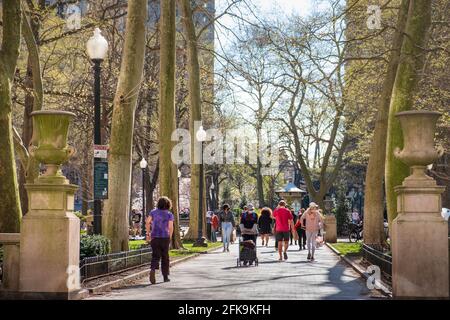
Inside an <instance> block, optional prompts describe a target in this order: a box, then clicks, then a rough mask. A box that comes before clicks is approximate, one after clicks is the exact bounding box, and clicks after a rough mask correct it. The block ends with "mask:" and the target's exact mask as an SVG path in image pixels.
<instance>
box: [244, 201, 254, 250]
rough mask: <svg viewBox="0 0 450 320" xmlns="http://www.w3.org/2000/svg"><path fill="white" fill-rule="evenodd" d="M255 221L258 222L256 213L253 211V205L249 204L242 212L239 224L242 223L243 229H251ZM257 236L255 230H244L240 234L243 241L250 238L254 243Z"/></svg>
mask: <svg viewBox="0 0 450 320" xmlns="http://www.w3.org/2000/svg"><path fill="white" fill-rule="evenodd" d="M257 223H258V215H257V214H256V213H255V212H254V211H253V206H252V205H251V204H249V205H248V211H247V212H244V213H243V214H242V217H241V224H242V225H244V228H245V229H253V228H254V227H253V226H254V225H255V224H257ZM241 231H242V230H241ZM257 236H258V233H257V232H255V233H252V234H249V233H247V232H245V233H243V234H242V238H243V240H244V241H246V240H252V241H253V242H254V243H255V245H256V237H257Z"/></svg>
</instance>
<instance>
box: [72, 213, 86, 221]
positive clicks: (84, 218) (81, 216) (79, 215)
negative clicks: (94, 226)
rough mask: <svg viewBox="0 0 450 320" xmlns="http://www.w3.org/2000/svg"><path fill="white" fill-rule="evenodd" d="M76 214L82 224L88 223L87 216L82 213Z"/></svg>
mask: <svg viewBox="0 0 450 320" xmlns="http://www.w3.org/2000/svg"><path fill="white" fill-rule="evenodd" d="M74 214H75V215H76V216H77V217H78V219H80V221H82V222H85V221H86V216H85V215H84V214H82V213H81V212H80V211H75V212H74Z"/></svg>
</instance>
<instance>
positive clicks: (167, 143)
mask: <svg viewBox="0 0 450 320" xmlns="http://www.w3.org/2000/svg"><path fill="white" fill-rule="evenodd" d="M175 5H176V0H161V4H160V6H161V28H160V44H161V49H160V73H159V87H160V88H159V90H160V100H159V103H160V104H159V159H160V161H159V192H160V195H161V196H167V197H169V198H170V199H171V200H172V204H173V207H172V212H173V214H174V218H175V219H174V234H173V237H172V248H174V249H179V248H181V247H182V244H181V238H180V232H179V216H178V168H177V166H176V164H175V163H173V162H172V148H173V146H174V142H172V141H171V135H172V132H173V131H174V130H175V126H176V120H175V49H176V48H175V45H176V43H175V41H176V39H175V36H176V28H175V24H176V18H175V16H176V15H175V9H176V6H175Z"/></svg>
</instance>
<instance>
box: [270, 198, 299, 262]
mask: <svg viewBox="0 0 450 320" xmlns="http://www.w3.org/2000/svg"><path fill="white" fill-rule="evenodd" d="M273 217H274V218H275V230H276V232H275V238H276V239H277V241H278V254H279V255H280V259H278V260H279V261H282V260H283V258H282V255H281V252H282V249H283V242H284V254H283V256H284V260H287V258H288V256H287V249H288V247H289V232H290V231H291V232H292V234H293V236H294V239H295V240H297V237H298V235H297V232H294V231H295V228H294V217H293V216H292V213H291V211H290V210H289V209H287V208H286V202H285V201H284V200H280V202H279V203H278V207H277V208H276V209H275V211H274V212H273Z"/></svg>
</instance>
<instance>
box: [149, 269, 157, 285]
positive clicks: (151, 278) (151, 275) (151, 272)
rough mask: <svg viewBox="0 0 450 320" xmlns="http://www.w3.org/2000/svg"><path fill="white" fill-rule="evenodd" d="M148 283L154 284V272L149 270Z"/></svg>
mask: <svg viewBox="0 0 450 320" xmlns="http://www.w3.org/2000/svg"><path fill="white" fill-rule="evenodd" d="M150 283H151V284H155V283H156V277H155V270H150Z"/></svg>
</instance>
